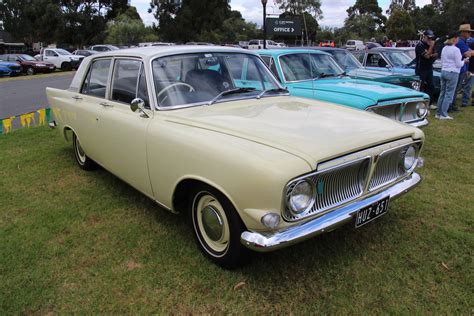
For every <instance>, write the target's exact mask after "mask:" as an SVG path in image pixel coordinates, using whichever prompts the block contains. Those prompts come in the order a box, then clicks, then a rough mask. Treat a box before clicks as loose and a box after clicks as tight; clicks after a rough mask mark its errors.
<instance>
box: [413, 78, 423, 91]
mask: <svg viewBox="0 0 474 316" xmlns="http://www.w3.org/2000/svg"><path fill="white" fill-rule="evenodd" d="M411 88H412V89H413V90H416V91H420V90H421V82H420V81H417V80H416V81H412V82H411Z"/></svg>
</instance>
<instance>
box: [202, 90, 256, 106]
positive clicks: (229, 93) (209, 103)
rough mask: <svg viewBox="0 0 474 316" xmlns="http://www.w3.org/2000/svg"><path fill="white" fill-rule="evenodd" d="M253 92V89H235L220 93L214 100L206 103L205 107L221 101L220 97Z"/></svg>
mask: <svg viewBox="0 0 474 316" xmlns="http://www.w3.org/2000/svg"><path fill="white" fill-rule="evenodd" d="M254 90H255V88H237V89H231V90H226V91H222V92H221V93H219V94H218V95H217V96H216V97H215V98H214V99H212V100H211V101H209V102H208V103H207V105H212V104H214V103H216V102H217V101H219V100H220V99H222V97H225V96H226V95H231V94H238V93H245V92H250V91H254Z"/></svg>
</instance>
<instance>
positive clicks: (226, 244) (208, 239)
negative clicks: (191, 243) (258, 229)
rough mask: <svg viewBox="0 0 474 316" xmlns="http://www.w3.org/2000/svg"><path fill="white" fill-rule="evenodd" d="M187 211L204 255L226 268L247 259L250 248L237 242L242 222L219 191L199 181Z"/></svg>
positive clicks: (238, 264) (235, 265)
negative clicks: (200, 183)
mask: <svg viewBox="0 0 474 316" xmlns="http://www.w3.org/2000/svg"><path fill="white" fill-rule="evenodd" d="M189 215H190V221H191V224H192V229H193V232H194V237H195V239H196V243H197V245H198V247H199V249H200V250H201V251H202V252H203V254H204V255H205V256H206V257H208V258H209V259H210V260H212V261H213V262H214V263H216V264H217V265H219V266H221V267H223V268H226V269H232V268H236V267H239V266H241V265H243V264H244V263H245V262H246V261H247V260H248V258H249V251H248V249H247V248H245V247H244V246H243V245H242V244H241V242H240V234H241V233H242V232H243V230H244V229H245V226H244V224H243V223H242V220H241V219H240V217H239V215H238V214H237V211H236V210H235V208H234V207H233V205H232V203H230V201H229V200H228V199H227V198H226V197H225V196H224V195H223V194H222V193H220V192H219V191H217V190H215V189H214V188H212V187H210V186H207V185H204V184H202V185H198V186H197V187H195V188H194V189H193V190H192V192H191V199H190V204H189Z"/></svg>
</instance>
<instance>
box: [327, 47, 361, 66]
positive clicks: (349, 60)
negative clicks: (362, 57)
mask: <svg viewBox="0 0 474 316" xmlns="http://www.w3.org/2000/svg"><path fill="white" fill-rule="evenodd" d="M331 54H332V56H333V57H334V59H335V60H336V61H337V63H338V64H339V66H341V67H342V69H344V70H346V71H349V70H352V69H356V68H360V67H362V64H361V63H360V62H359V60H357V58H355V56H354V55H352V54H351V53H349V52H347V51H342V50H335V51H332V52H331Z"/></svg>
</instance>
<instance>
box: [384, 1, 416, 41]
mask: <svg viewBox="0 0 474 316" xmlns="http://www.w3.org/2000/svg"><path fill="white" fill-rule="evenodd" d="M386 30H387V35H388V37H389V38H391V39H394V40H402V41H405V40H411V39H413V38H416V30H415V26H414V25H413V21H412V19H411V16H410V14H409V13H408V12H407V11H406V10H404V9H403V8H394V9H393V10H392V14H391V15H390V17H389V18H388V21H387V27H386Z"/></svg>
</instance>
